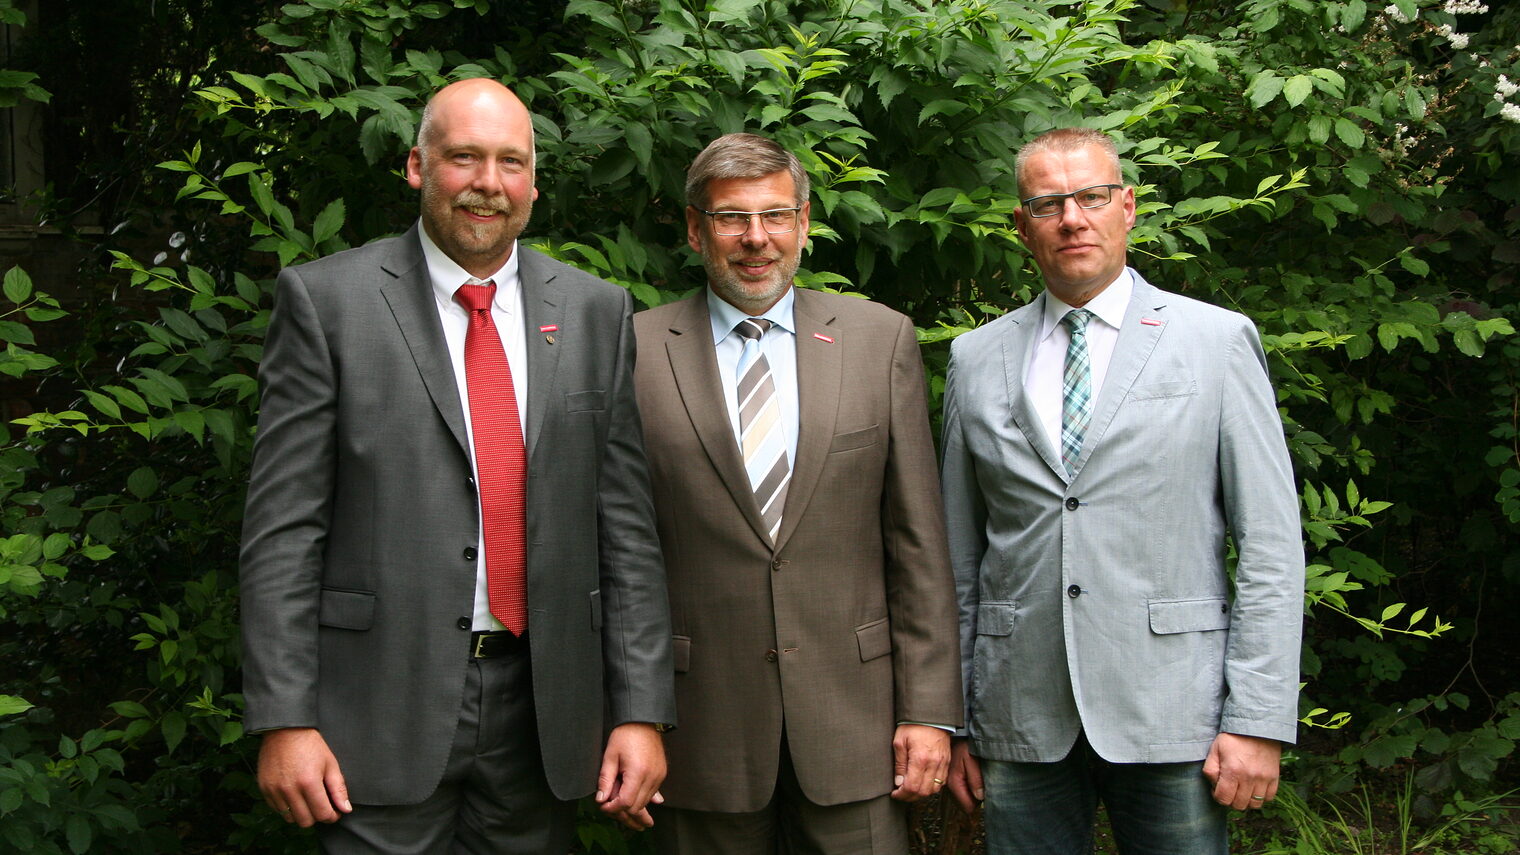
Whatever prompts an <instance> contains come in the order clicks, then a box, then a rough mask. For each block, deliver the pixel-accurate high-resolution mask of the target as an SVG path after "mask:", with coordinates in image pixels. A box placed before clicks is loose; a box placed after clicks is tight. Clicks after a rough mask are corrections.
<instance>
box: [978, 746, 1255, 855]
mask: <svg viewBox="0 0 1520 855" xmlns="http://www.w3.org/2000/svg"><path fill="white" fill-rule="evenodd" d="M981 766H982V779H983V785H984V786H985V788H986V794H987V798H986V802H985V804H984V816H985V818H986V823H987V855H1091V853H1092V851H1093V819H1094V815H1095V814H1096V811H1097V807H1098V801H1099V800H1100V799H1101V800H1102V802H1103V804H1104V806H1105V807H1107V808H1108V818H1109V822H1110V824H1111V825H1112V826H1113V830H1114V838H1115V840H1116V841H1117V842H1118V844H1119V851H1120V852H1122V853H1124V855H1227V854H1228V852H1229V848H1230V846H1229V833H1228V831H1227V830H1226V828H1225V808H1224V807H1223V806H1222V805H1220V804H1218V803H1217V802H1215V801H1214V799H1213V796H1212V792H1213V787H1212V786H1210V784H1209V782H1208V779H1206V778H1204V777H1203V763H1202V761H1199V762H1196V763H1110V762H1108V761H1107V760H1104V759H1103V758H1101V757H1099V756H1098V755H1097V754H1096V753H1095V752H1094V751H1093V750H1092V746H1090V745H1088V743H1087V737H1086V736H1085V735H1083V736H1079V737H1077V744H1076V745H1074V746H1072V749H1071V753H1069V754H1067V755H1066V758H1065V759H1064V760H1059V761H1057V762H1055V763H1010V762H1005V761H1001V760H982V761H981Z"/></svg>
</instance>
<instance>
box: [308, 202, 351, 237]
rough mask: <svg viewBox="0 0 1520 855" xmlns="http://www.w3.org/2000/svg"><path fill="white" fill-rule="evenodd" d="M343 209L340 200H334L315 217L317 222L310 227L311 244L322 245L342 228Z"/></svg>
mask: <svg viewBox="0 0 1520 855" xmlns="http://www.w3.org/2000/svg"><path fill="white" fill-rule="evenodd" d="M344 212H345V208H344V204H343V200H342V199H334V200H332V201H331V202H329V203H328V204H327V207H325V208H323V209H322V213H320V214H318V215H317V221H316V223H314V224H313V225H312V234H311V239H312V242H313V243H322V242H323V241H325V240H327V239H328V238H330V237H332V236H333V235H335V234H337V233H338V231H339V230H340V229H342V228H343V220H344V216H345V213H344Z"/></svg>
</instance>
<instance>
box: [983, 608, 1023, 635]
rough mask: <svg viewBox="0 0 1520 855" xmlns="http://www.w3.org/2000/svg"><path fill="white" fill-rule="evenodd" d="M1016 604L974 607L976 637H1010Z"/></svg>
mask: <svg viewBox="0 0 1520 855" xmlns="http://www.w3.org/2000/svg"><path fill="white" fill-rule="evenodd" d="M1017 605H1018V604H1017V603H980V604H978V605H977V607H976V634H977V635H1012V634H1013V616H1014V612H1015V609H1016V607H1017Z"/></svg>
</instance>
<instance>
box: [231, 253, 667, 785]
mask: <svg viewBox="0 0 1520 855" xmlns="http://www.w3.org/2000/svg"><path fill="white" fill-rule="evenodd" d="M518 251H519V252H521V253H522V255H521V259H520V271H521V278H522V287H523V303H524V306H525V308H526V315H527V317H526V323H527V329H528V339H527V351H528V360H527V361H528V371H527V374H528V380H527V382H528V404H527V422H526V425H525V432H526V439H527V446H528V470H529V471H528V497H527V501H528V520H527V525H528V541H529V544H528V571H527V572H528V607H529V615H528V625H529V638H530V640H531V648H532V654H531V655H532V662H533V699H534V703H535V705H536V708H537V716H538V722H539V741H540V745H541V748H542V754H543V762H544V769H545V772H546V773H547V776H548V780H549V784H550V787H551V788H552V789H553V790H554V792H555V794H556V795H557V796H559V797H561V798H567V799H568V798H575V797H579V796H582V795H585V794H587V793H589V792H591V791H592V789H593V787H594V783H595V777H596V770H597V766H598V763H599V759H600V756H601V748H602V744H603V741H604V734H605V731H606V728H607V727H609V726H611V725H616V724H620V723H623V722H628V721H652V722H672V721H674V704H673V699H672V692H671V679H670V673H671V665H670V624H669V614H668V607H667V604H666V598H665V585H664V572H663V569H662V566H661V561H660V554H659V545H658V542H657V540H656V536H655V532H654V510H653V507H652V505H651V502H650V496H649V486H648V473H647V469H646V464H645V461H644V454H643V450H642V446H641V440H640V425H639V418H638V411H637V407H636V404H635V400H634V394H633V387H632V369H633V355H634V343H633V325H632V323H631V320H630V318H631V301H630V300H629V298H628V295H627V292H625V291H623V290H622V289H620V288H617V287H615V286H613V285H609V284H607V283H605V282H602V281H600V280H597V279H594V278H592V277H590V276H588V275H586V274H584V273H581V272H580V271H577V270H575V269H573V268H570V267H567V266H565V265H562V264H560V263H558V262H555V261H553V260H551V259H549V258H547V257H546V256H543V255H541V254H539V253H537V252H534V251H533V250H530V249H526V248H523V247H519V249H518ZM548 325H554V326H557V327H558V330H557V331H555V332H553V333H552V341H551V337H550V335H546V334H542V333H540V332H539V327H540V326H548ZM260 376H261V379H262V381H263V399H262V409H261V412H260V416H259V435H258V441H257V443H256V445H255V449H254V461H253V471H252V475H251V482H250V486H249V491H248V506H247V512H246V516H245V519H244V527H243V550H242V576H241V588H242V614H243V648H244V694H245V697H246V699H247V718H246V726H247V729H248V730H249V731H251V732H257V731H262V730H267V729H272V728H281V727H316V728H319V729H320V730H321V732H322V735H323V736H324V737H325V738H326V740H327V742H328V744H329V745H330V746H331V747H332V749H333V751H334V753H335V754H336V755H337V758H338V761H339V764H340V766H341V768H342V770H343V772H344V775H345V777H346V779H347V782H348V786H349V791H350V794H351V796H352V798H353V800H354V801H356V802H363V803H379V804H387V803H390V804H404V803H415V802H418V801H421V800H422V799H424V798H426V797H427V796H428V795H429V794H430V793H432V791H433V790H434V789H435V788H436V786H437V783H438V781H439V779H440V777H441V775H442V772H443V767H444V761H445V759H446V757H447V755H448V750H449V745H450V743H451V740H452V738H453V733H454V729H455V723H456V722H457V720H458V717H459V710H460V704H461V701H462V695H463V690H464V683H465V673H464V671H465V667H466V661H467V657H468V654H469V640H470V632H469V629H470V615H471V613H472V608H473V605H472V604H473V602H474V592H475V561H474V558H473V555H474V547H475V545H476V543H477V537H478V533H479V526H480V520H479V502H478V499H477V496H476V493H475V487H474V481H473V479H472V477H471V475H472V472H471V467H470V457H469V455H468V453H467V450H466V449H467V446H466V443H467V439H466V435H465V414H464V411H463V409H462V408H461V405H460V402H459V395H458V391H457V387H456V384H455V380H454V374H453V368H452V365H451V363H450V361H449V355H448V350H447V347H446V345H445V343H444V338H443V330H442V327H441V325H440V323H439V319H438V313H437V309H436V307H435V304H434V297H433V292H432V290H431V287H430V285H429V280H428V274H427V266H426V263H425V262H424V260H423V255H422V247H421V244H420V243H419V241H418V237H417V234H416V227H414V228H413V230H412V231H411V232H408V233H407V234H406V235H403V236H402V237H399V238H391V239H388V240H382V241H378V242H376V243H373V244H370V245H368V246H365V247H362V248H359V249H354V250H350V251H348V252H343V253H339V254H337V255H334V256H331V257H328V258H324V259H322V260H320V261H316V262H313V263H311V264H305V265H301V266H299V267H293V268H288V269H286V270H284V271H283V272H281V274H280V277H279V282H278V285H277V292H276V296H275V308H274V312H273V314H272V315H271V317H270V324H269V333H268V337H267V339H266V343H265V351H264V359H263V362H262V365H261V366H260ZM467 550H468V551H469V554H468V555H466V551H467Z"/></svg>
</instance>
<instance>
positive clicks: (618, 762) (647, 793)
mask: <svg viewBox="0 0 1520 855" xmlns="http://www.w3.org/2000/svg"><path fill="white" fill-rule="evenodd" d="M664 780H665V742H664V740H662V739H661V738H660V734H659V732H657V731H656V730H655V729H654V725H652V724H646V723H643V722H629V723H628V724H620V725H618V726H617V727H615V728H613V729H612V733H611V734H610V735H609V736H608V737H607V750H606V751H604V752H603V753H602V769H601V772H600V773H599V774H598V775H597V776H596V803H597V804H598V805H599V806H600V807H601V809H602V811H603V812H604V813H606V814H608V815H609V816H611V817H613V818H614V819H616V820H617V821H618V822H621V823H622V824H624V825H626V826H628V827H629V828H631V829H633V830H635V831H640V830H642V829H645V828H649V827H650V826H652V825H654V819H653V818H652V817H650V815H649V808H648V807H647V806H648V805H649V803H651V802H653V803H654V804H662V803H663V802H664V801H665V799H664V797H663V796H661V795H660V793H659V789H660V783H661V782H662V781H664Z"/></svg>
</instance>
